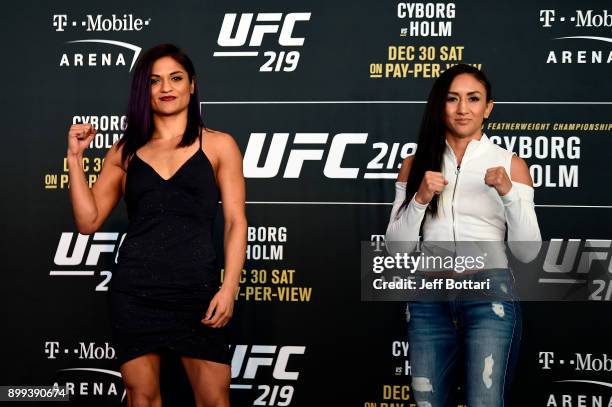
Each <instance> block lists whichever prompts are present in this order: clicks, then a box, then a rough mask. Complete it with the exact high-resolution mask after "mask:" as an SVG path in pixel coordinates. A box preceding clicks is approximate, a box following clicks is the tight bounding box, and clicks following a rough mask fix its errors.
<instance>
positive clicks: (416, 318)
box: [406, 269, 522, 407]
mask: <svg viewBox="0 0 612 407" xmlns="http://www.w3.org/2000/svg"><path fill="white" fill-rule="evenodd" d="M492 271H493V273H491V276H490V277H491V289H490V290H489V292H487V293H485V294H484V297H482V296H481V297H479V299H477V300H472V299H470V300H465V299H463V298H461V295H458V296H457V297H455V298H449V300H448V301H411V302H409V303H408V305H407V308H406V317H407V320H408V342H409V357H410V364H411V376H412V391H413V395H414V398H415V400H416V402H417V406H419V407H446V406H450V405H451V402H454V403H456V402H457V400H454V399H453V395H454V394H455V393H456V391H455V389H456V388H457V385H462V387H463V388H464V389H465V392H464V394H463V398H464V399H465V401H466V402H467V405H468V407H497V406H504V405H506V403H507V395H508V387H509V385H510V382H511V381H512V376H513V371H514V367H515V365H516V361H517V359H518V349H519V343H520V337H521V331H522V329H521V327H522V325H521V311H520V303H519V302H518V301H516V298H515V296H514V290H513V282H514V279H513V277H512V272H511V271H510V270H509V269H497V270H492ZM487 273H489V271H487ZM500 287H501V290H500ZM502 290H503V292H502ZM489 294H490V295H491V298H490V300H488V299H487V298H486V296H487V295H489ZM456 405H457V404H455V406H456Z"/></svg>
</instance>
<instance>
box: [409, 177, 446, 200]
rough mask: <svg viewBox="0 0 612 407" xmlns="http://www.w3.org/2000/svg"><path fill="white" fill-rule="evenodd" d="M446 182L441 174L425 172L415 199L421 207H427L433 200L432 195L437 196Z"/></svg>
mask: <svg viewBox="0 0 612 407" xmlns="http://www.w3.org/2000/svg"><path fill="white" fill-rule="evenodd" d="M446 184H448V181H447V180H446V179H445V178H444V175H442V173H441V172H436V171H425V175H423V180H421V185H420V186H419V190H418V191H417V193H416V196H415V199H416V201H417V202H418V203H420V204H421V205H427V204H428V203H429V202H431V200H432V199H433V196H434V194H439V193H441V192H442V190H443V189H444V186H445V185H446Z"/></svg>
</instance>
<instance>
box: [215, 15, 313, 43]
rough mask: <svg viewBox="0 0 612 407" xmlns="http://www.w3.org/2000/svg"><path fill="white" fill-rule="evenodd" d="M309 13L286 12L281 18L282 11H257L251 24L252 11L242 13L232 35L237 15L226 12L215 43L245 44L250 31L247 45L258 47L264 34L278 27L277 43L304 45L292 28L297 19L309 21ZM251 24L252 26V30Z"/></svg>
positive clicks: (276, 30) (275, 31)
mask: <svg viewBox="0 0 612 407" xmlns="http://www.w3.org/2000/svg"><path fill="white" fill-rule="evenodd" d="M310 14H311V13H289V14H286V15H285V18H284V19H283V14H282V13H258V14H257V17H256V19H255V21H256V23H255V24H252V23H253V13H243V14H241V15H240V19H239V22H238V28H237V29H236V33H235V35H234V36H232V32H233V31H234V26H235V25H236V17H237V16H238V15H237V14H235V13H228V14H226V15H225V17H224V18H223V24H222V25H221V31H220V32H219V38H218V39H217V44H218V45H220V46H222V47H241V46H243V45H246V43H247V40H248V37H249V32H251V39H250V41H249V47H258V46H260V45H261V44H262V41H263V38H264V35H266V34H275V33H278V32H279V31H278V30H279V27H280V33H279V36H278V43H279V44H280V45H282V46H283V47H301V46H302V45H304V38H296V37H293V36H292V35H293V28H294V27H295V23H296V22H298V21H309V20H310ZM281 21H282V24H281ZM258 23H263V24H258ZM251 25H252V26H253V30H252V31H251Z"/></svg>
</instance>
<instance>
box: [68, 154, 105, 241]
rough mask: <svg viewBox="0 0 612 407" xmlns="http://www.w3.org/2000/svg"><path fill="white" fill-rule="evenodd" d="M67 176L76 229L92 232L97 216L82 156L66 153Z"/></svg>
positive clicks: (87, 232)
mask: <svg viewBox="0 0 612 407" xmlns="http://www.w3.org/2000/svg"><path fill="white" fill-rule="evenodd" d="M67 161H68V177H69V179H70V200H71V201H72V213H73V215H74V222H75V224H76V227H77V230H78V231H79V232H80V233H83V234H90V233H93V232H94V231H95V230H94V229H95V228H94V225H95V221H96V218H97V216H98V210H97V208H96V202H95V200H94V196H93V194H92V192H91V189H89V185H88V184H87V179H86V178H85V173H84V172H83V167H82V164H81V163H82V162H83V156H78V155H74V154H70V153H68V156H67Z"/></svg>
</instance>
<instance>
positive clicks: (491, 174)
mask: <svg viewBox="0 0 612 407" xmlns="http://www.w3.org/2000/svg"><path fill="white" fill-rule="evenodd" d="M484 182H485V184H487V185H489V186H491V187H493V188H495V190H496V191H497V193H498V194H499V196H504V195H506V194H507V193H508V192H510V190H511V189H512V181H511V180H510V177H509V176H508V173H507V172H506V170H505V169H504V167H492V168H489V169H487V173H486V174H485V178H484Z"/></svg>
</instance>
